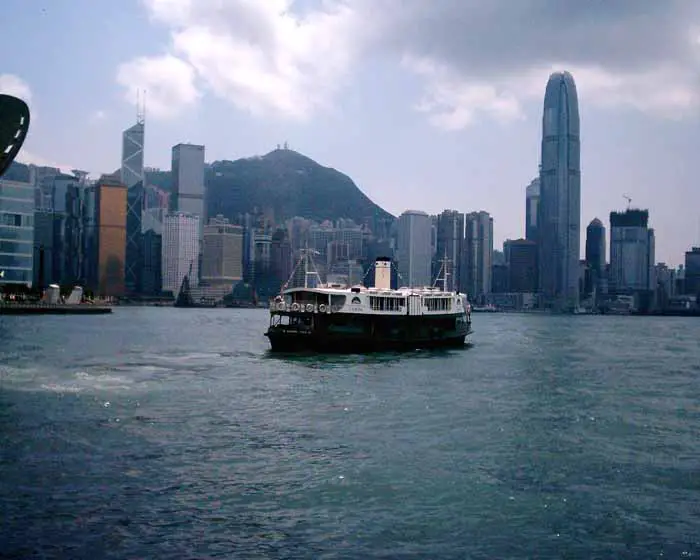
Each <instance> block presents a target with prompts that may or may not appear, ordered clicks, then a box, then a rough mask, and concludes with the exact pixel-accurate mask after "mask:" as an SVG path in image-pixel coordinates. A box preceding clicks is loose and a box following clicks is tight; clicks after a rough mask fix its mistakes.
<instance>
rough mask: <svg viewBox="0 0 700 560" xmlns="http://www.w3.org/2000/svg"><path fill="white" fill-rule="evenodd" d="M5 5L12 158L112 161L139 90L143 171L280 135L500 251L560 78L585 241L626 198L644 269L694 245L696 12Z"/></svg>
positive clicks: (486, 6) (676, 260) (383, 201)
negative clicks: (15, 120)
mask: <svg viewBox="0 0 700 560" xmlns="http://www.w3.org/2000/svg"><path fill="white" fill-rule="evenodd" d="M3 9H4V14H5V15H6V17H5V18H4V21H5V22H6V23H5V25H3V26H2V32H3V37H5V39H6V41H7V42H8V44H12V45H16V47H15V49H14V51H13V56H12V58H9V59H8V60H7V61H6V63H5V65H4V67H3V73H2V74H1V75H0V91H3V92H7V93H14V94H17V95H21V96H22V97H23V98H25V99H27V100H28V101H29V102H30V104H31V107H32V111H33V115H32V119H33V120H32V128H31V129H30V133H29V137H28V139H27V142H26V144H25V148H24V150H23V153H22V154H21V155H20V157H19V158H18V159H19V160H20V161H25V162H32V163H37V164H53V165H57V166H61V167H64V168H71V167H77V168H81V169H87V170H90V171H91V172H92V173H93V174H94V175H99V174H100V173H102V172H111V171H113V170H114V169H116V168H118V167H119V163H120V154H121V146H120V142H121V132H122V131H123V130H124V129H125V127H127V126H129V125H130V124H131V123H132V122H133V121H134V118H135V100H136V90H137V89H139V88H141V89H145V90H147V117H146V118H147V123H148V124H147V132H146V137H147V141H146V142H147V144H146V151H145V163H146V165H149V166H155V167H161V168H163V169H167V168H168V167H169V164H170V156H171V154H170V147H171V146H172V145H173V144H174V143H176V142H180V141H183V142H195V143H201V144H204V145H206V150H207V161H214V160H217V159H236V158H239V157H247V156H251V155H255V154H262V153H266V152H268V151H270V150H271V149H273V148H274V146H275V145H276V144H279V143H281V142H284V141H288V142H289V144H290V146H291V147H292V148H294V149H295V150H297V151H299V152H301V153H304V154H306V155H308V156H310V157H312V158H314V159H315V160H317V161H319V162H320V163H321V164H323V165H327V166H331V167H334V168H336V169H338V170H340V171H342V172H344V173H347V174H348V175H349V176H351V177H352V178H353V180H354V181H355V182H356V183H357V184H358V186H359V187H360V188H361V189H362V190H363V191H364V192H365V193H366V194H367V195H368V196H369V197H370V198H371V199H372V200H374V201H375V202H376V203H378V204H379V205H381V206H382V207H384V208H385V209H387V210H388V211H390V212H392V213H394V214H395V215H398V214H400V213H401V212H402V211H403V210H405V209H407V208H416V209H421V210H425V211H427V212H430V213H437V212H440V211H441V210H442V209H444V208H455V209H459V210H460V211H463V212H464V211H473V210H486V211H488V212H489V213H490V214H491V215H492V216H493V217H494V228H495V231H494V237H495V247H499V246H500V244H501V243H502V241H503V240H504V239H507V238H518V237H521V236H522V235H523V232H524V220H525V213H524V194H525V187H526V186H527V185H528V184H529V183H530V181H531V180H532V178H534V177H535V176H536V175H537V166H538V163H539V158H540V148H541V144H540V140H541V133H542V122H541V119H542V95H543V92H544V87H545V85H546V82H547V77H548V76H549V74H550V73H551V72H552V71H553V70H567V71H569V72H571V73H572V75H573V76H574V77H575V79H576V85H577V88H578V96H579V110H580V117H581V225H582V228H583V227H585V225H586V224H587V223H588V222H589V221H590V220H592V219H593V218H595V217H598V218H600V219H601V220H602V221H603V222H604V223H606V224H607V222H608V215H609V213H610V211H611V210H616V209H624V208H625V207H626V206H627V201H626V200H625V198H624V195H627V196H629V197H631V199H632V205H633V206H636V207H641V208H648V209H649V212H650V225H651V226H652V227H654V229H655V231H656V260H657V261H665V262H667V263H668V264H669V265H677V264H680V263H682V262H683V254H684V251H686V250H687V249H688V248H689V247H690V246H691V245H694V244H695V245H697V244H698V243H700V220H699V212H698V208H700V191H699V190H698V188H697V185H696V181H697V179H696V177H695V174H694V173H691V171H690V169H691V166H690V163H691V162H693V161H694V158H695V151H696V146H697V145H698V143H699V142H700V134H699V133H698V119H697V116H698V111H699V109H700V94H699V93H698V90H697V83H696V82H697V80H696V78H695V76H696V75H697V66H698V60H700V59H698V55H699V54H700V51H699V49H700V43H699V41H698V39H699V38H700V32H699V31H698V29H699V28H698V24H700V5H698V4H694V3H690V2H681V1H671V2H664V3H658V2H651V1H639V2H634V3H632V2H630V3H625V4H624V5H623V4H621V3H619V4H604V3H586V4H579V3H577V2H567V3H562V2H556V1H554V0H551V1H541V2H532V3H522V4H515V3H513V2H506V1H505V0H503V1H496V2H490V3H486V2H477V1H465V0H462V1H456V0H455V1H452V0H446V1H443V2H440V3H439V5H433V4H432V3H430V4H428V3H424V2H421V1H419V0H408V1H404V2H398V1H397V0H375V1H372V2H370V1H369V0H358V1H356V2H352V3H350V2H331V1H329V2H316V1H306V2H288V1H286V0H279V1H269V2H264V3H263V2H257V1H244V0H239V1H231V2H226V3H221V2H214V1H209V0H197V1H196V2H194V1H193V0H145V1H142V2H138V1H135V0H129V1H124V2H120V3H118V4H111V3H109V4H108V3H99V4H98V3H93V2H88V1H87V0H76V1H68V0H60V1H56V2H52V3H48V4H47V3H39V2H30V3H27V2H23V1H21V0H6V1H5V3H4V6H3ZM9 22H12V24H11V25H10V24H9ZM581 242H582V245H583V243H584V242H585V235H583V231H582V235H581ZM582 254H583V247H582Z"/></svg>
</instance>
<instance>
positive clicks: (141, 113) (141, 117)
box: [136, 89, 146, 124]
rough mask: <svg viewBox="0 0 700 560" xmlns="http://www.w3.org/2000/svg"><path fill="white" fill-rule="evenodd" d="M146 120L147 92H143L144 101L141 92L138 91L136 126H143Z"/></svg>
mask: <svg viewBox="0 0 700 560" xmlns="http://www.w3.org/2000/svg"><path fill="white" fill-rule="evenodd" d="M145 120H146V90H145V89H144V90H143V99H142V98H141V90H140V89H137V90H136V124H143V123H144V122H145Z"/></svg>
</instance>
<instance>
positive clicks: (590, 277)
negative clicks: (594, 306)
mask: <svg viewBox="0 0 700 560" xmlns="http://www.w3.org/2000/svg"><path fill="white" fill-rule="evenodd" d="M586 269H587V270H586V282H585V291H586V295H590V294H591V293H592V292H593V289H594V288H595V287H597V286H598V285H599V283H600V279H601V278H602V277H603V273H604V272H605V226H604V225H603V222H601V221H600V220H599V219H598V218H594V219H593V220H592V221H591V223H590V224H588V227H587V228H586Z"/></svg>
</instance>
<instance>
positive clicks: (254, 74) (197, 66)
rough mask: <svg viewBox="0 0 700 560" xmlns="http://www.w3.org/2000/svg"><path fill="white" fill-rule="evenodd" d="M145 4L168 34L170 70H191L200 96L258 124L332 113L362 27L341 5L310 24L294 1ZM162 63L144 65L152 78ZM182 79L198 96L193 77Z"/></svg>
mask: <svg viewBox="0 0 700 560" xmlns="http://www.w3.org/2000/svg"><path fill="white" fill-rule="evenodd" d="M145 4H146V6H147V8H148V10H149V12H150V15H151V17H152V18H153V20H154V21H156V22H159V23H161V24H165V25H166V26H167V27H169V28H170V31H171V45H170V47H171V54H170V55H169V56H170V59H171V63H172V64H174V62H172V60H177V61H179V64H180V67H183V68H184V67H187V68H192V69H193V70H194V71H195V72H196V75H197V77H198V79H199V84H200V87H201V88H203V89H204V88H206V89H207V90H209V91H211V92H212V93H214V94H215V95H216V96H218V97H220V98H222V99H225V100H227V101H229V102H231V103H232V104H233V105H235V106H236V107H238V108H239V109H242V110H244V111H248V112H250V113H252V114H254V115H259V116H262V115H267V114H272V115H275V116H281V117H288V118H292V119H305V118H307V117H309V116H310V115H311V114H312V113H313V112H314V111H316V110H318V109H323V108H328V107H329V104H328V100H329V99H330V98H331V97H332V95H333V93H334V92H335V91H336V90H337V89H338V88H339V87H340V86H341V85H342V83H343V78H344V76H345V73H346V70H347V69H348V67H349V66H350V62H351V59H352V58H353V53H354V51H355V44H356V43H355V41H354V37H353V29H359V28H360V27H361V25H360V24H361V22H360V20H359V19H358V18H357V17H356V13H355V12H354V11H353V10H352V9H351V8H350V7H348V6H347V5H345V4H344V3H342V2H333V3H330V2H329V3H326V4H324V5H323V7H322V9H319V10H314V11H310V12H308V13H307V14H305V15H304V16H300V15H299V14H297V13H295V12H293V11H292V3H291V2H290V1H288V0H265V1H264V2H261V1H259V0H230V1H228V2H221V1H218V0H196V1H195V0H146V2H145ZM357 44H358V45H359V43H357ZM175 57H178V58H175ZM158 60H159V59H158V58H143V59H141V60H140V63H139V64H140V67H141V68H142V69H143V70H144V73H150V72H148V70H149V69H150V68H151V67H152V65H155V64H156V63H157V61H158ZM171 77H172V81H171V87H175V83H176V79H175V76H171ZM179 78H180V79H181V80H183V81H186V82H187V89H188V91H193V88H194V86H193V85H192V74H189V73H188V75H186V76H185V75H184V73H183V74H182V75H180V76H179ZM120 83H122V84H124V80H120ZM183 87H184V86H183ZM149 106H150V95H149Z"/></svg>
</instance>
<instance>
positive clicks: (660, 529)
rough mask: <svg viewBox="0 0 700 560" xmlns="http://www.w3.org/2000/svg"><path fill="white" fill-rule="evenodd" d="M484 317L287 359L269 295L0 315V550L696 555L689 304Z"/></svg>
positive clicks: (693, 338) (694, 381) (698, 524)
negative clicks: (448, 328)
mask: <svg viewBox="0 0 700 560" xmlns="http://www.w3.org/2000/svg"><path fill="white" fill-rule="evenodd" d="M474 323H475V324H474V328H475V331H476V332H475V334H474V335H473V345H472V346H471V347H470V348H467V349H465V350H454V351H446V352H438V353H430V352H413V353H410V354H383V355H376V356H370V357H368V356H365V357H360V356H346V357H343V356H332V357H303V358H296V359H290V358H277V357H274V356H271V355H270V354H269V353H268V351H267V348H268V343H267V340H266V339H265V338H264V337H263V336H262V332H263V331H264V329H265V327H266V325H267V314H266V312H265V311H262V310H186V309H169V308H119V309H117V310H116V311H115V313H114V314H113V315H110V316H94V317H71V316H67V317H0V342H1V344H2V346H1V347H0V504H2V507H1V509H0V511H1V513H0V556H2V557H8V558H34V557H36V558H54V557H55V558H75V559H78V558H90V559H95V558H146V557H148V558H215V557H229V558H253V557H255V558H466V557H468V558H476V559H481V558H522V557H539V558H547V557H549V558H552V557H554V558H687V557H691V555H695V556H697V554H698V553H699V552H700V542H699V539H700V437H699V436H700V433H699V430H700V404H698V395H699V394H700V344H699V343H698V341H699V340H700V321H698V320H694V319H682V318H639V317H592V316H578V317H544V316H536V315H501V314H477V315H475V316H474Z"/></svg>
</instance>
